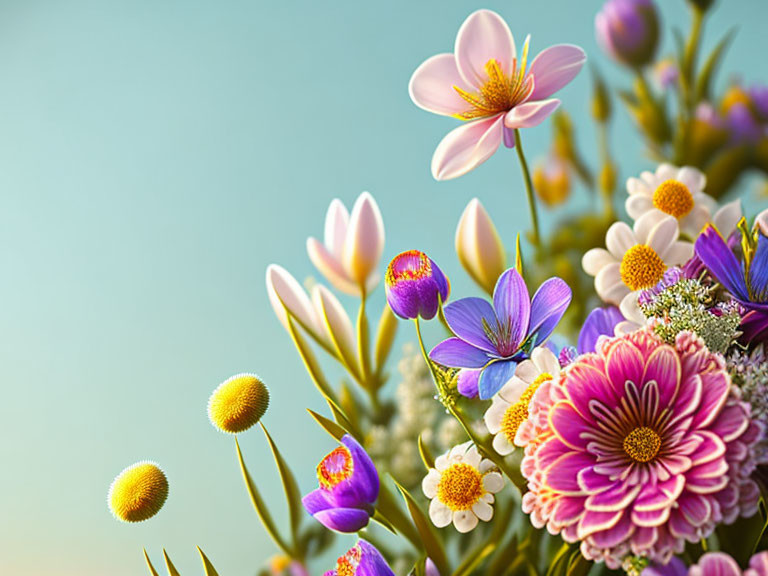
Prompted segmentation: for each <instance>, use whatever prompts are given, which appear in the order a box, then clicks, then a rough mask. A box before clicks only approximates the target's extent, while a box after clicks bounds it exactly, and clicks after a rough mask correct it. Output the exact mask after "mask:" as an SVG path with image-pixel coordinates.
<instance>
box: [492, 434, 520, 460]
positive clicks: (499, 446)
mask: <svg viewBox="0 0 768 576" xmlns="http://www.w3.org/2000/svg"><path fill="white" fill-rule="evenodd" d="M493 450H494V451H495V452H496V454H498V455H499V456H508V455H509V454H512V452H514V451H515V446H514V445H513V444H510V442H509V440H507V436H506V434H504V433H503V432H500V433H498V434H496V436H494V437H493Z"/></svg>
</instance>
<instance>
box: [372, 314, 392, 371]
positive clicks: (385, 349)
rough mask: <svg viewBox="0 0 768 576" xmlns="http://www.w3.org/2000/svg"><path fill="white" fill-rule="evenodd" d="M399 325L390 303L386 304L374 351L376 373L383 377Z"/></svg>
mask: <svg viewBox="0 0 768 576" xmlns="http://www.w3.org/2000/svg"><path fill="white" fill-rule="evenodd" d="M397 326H398V321H397V316H395V314H394V312H392V309H391V308H390V307H389V304H385V305H384V310H383V311H382V312H381V318H379V325H378V327H377V329H376V344H375V345H374V353H373V358H374V362H375V364H376V374H377V375H378V376H379V377H381V372H382V370H383V369H384V366H385V365H386V363H387V359H388V358H389V353H390V352H391V351H392V344H393V343H394V342H395V336H396V335H397Z"/></svg>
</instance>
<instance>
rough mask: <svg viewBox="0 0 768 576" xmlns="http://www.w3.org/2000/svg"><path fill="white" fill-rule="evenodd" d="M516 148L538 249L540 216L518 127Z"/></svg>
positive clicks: (537, 248) (538, 248)
mask: <svg viewBox="0 0 768 576" xmlns="http://www.w3.org/2000/svg"><path fill="white" fill-rule="evenodd" d="M515 150H517V158H518V160H520V168H521V170H522V171H523V182H524V183H525V193H526V195H527V196H528V209H529V210H530V212H531V225H532V226H533V245H534V246H535V247H536V250H537V251H538V250H540V249H541V236H540V235H539V216H538V214H537V213H536V197H535V196H534V193H533V181H532V180H531V172H530V170H529V169H528V162H527V161H526V159H525V153H524V152H523V142H522V140H521V139H520V130H518V129H515Z"/></svg>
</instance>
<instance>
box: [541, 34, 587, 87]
mask: <svg viewBox="0 0 768 576" xmlns="http://www.w3.org/2000/svg"><path fill="white" fill-rule="evenodd" d="M586 61H587V55H586V53H585V52H584V50H582V49H581V48H579V47H578V46H573V45H572V44H558V45H557V46H550V47H549V48H547V49H546V50H542V51H541V52H540V53H539V54H538V56H536V58H534V59H533V62H532V63H531V68H530V71H529V74H531V75H532V76H533V78H534V89H533V93H532V94H531V98H530V99H531V100H543V99H545V98H549V97H550V96H551V95H552V94H554V93H555V92H557V91H558V90H560V89H561V88H563V87H564V86H565V85H567V84H568V83H570V82H571V81H572V80H573V79H574V78H576V75H577V74H578V73H579V72H580V71H581V68H582V66H584V62H586Z"/></svg>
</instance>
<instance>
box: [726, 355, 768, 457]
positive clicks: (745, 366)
mask: <svg viewBox="0 0 768 576" xmlns="http://www.w3.org/2000/svg"><path fill="white" fill-rule="evenodd" d="M726 366H727V368H728V372H729V373H730V374H731V380H732V381H733V383H734V384H735V385H736V386H737V387H738V388H739V389H740V390H741V397H742V399H743V400H745V401H747V402H748V403H749V405H750V407H751V410H752V419H753V420H756V421H757V422H760V423H762V425H763V427H764V428H766V429H768V357H766V350H765V346H764V345H763V344H761V345H760V346H758V347H757V348H755V349H754V350H753V351H752V352H750V353H748V352H745V351H743V350H738V349H737V350H735V351H733V352H731V354H730V355H728V357H727V359H726ZM755 455H756V456H757V459H758V461H759V462H760V463H762V464H765V463H768V438H764V439H763V440H761V441H760V443H759V444H758V445H757V447H756V449H755Z"/></svg>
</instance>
